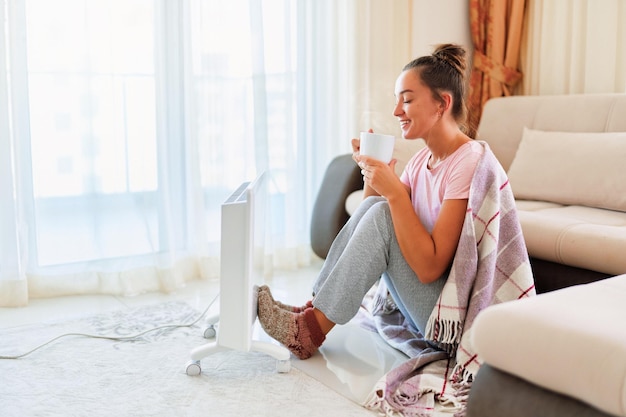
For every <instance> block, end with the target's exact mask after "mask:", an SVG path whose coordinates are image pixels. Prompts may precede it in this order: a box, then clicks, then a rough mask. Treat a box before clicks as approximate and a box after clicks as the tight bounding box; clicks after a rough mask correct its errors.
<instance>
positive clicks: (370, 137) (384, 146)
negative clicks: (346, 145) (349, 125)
mask: <svg viewBox="0 0 626 417" xmlns="http://www.w3.org/2000/svg"><path fill="white" fill-rule="evenodd" d="M360 139H361V143H360V145H359V146H360V150H359V153H360V154H361V155H366V156H371V157H372V158H375V159H378V160H379V161H382V162H384V163H386V164H388V163H389V162H391V156H392V155H393V146H394V144H395V141H396V138H395V137H394V136H391V135H381V134H379V133H369V132H361V136H360Z"/></svg>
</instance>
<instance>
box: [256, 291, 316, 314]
mask: <svg viewBox="0 0 626 417" xmlns="http://www.w3.org/2000/svg"><path fill="white" fill-rule="evenodd" d="M261 291H263V292H266V293H267V294H268V295H269V297H270V298H271V299H272V302H273V303H274V305H276V306H278V308H280V309H282V310H287V311H291V312H292V313H302V312H303V311H304V310H306V309H307V308H310V307H313V302H312V301H311V300H309V301H307V302H306V304H305V305H303V306H302V307H296V306H291V305H289V304H283V303H281V302H280V301H278V300H275V299H274V297H273V296H272V292H271V291H270V287H268V286H267V285H261V286H260V287H259V288H258V292H259V293H260V292H261Z"/></svg>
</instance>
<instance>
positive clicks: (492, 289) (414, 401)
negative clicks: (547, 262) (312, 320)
mask: <svg viewBox="0 0 626 417" xmlns="http://www.w3.org/2000/svg"><path fill="white" fill-rule="evenodd" d="M481 143H483V145H484V147H485V152H484V154H483V156H482V158H481V159H480V161H479V163H478V165H477V167H476V171H475V173H474V177H473V179H472V184H471V188H470V196H469V201H468V207H467V214H466V216H465V221H464V223H463V230H462V233H461V238H460V241H459V244H458V247H457V250H456V254H455V256H454V260H453V263H452V267H451V270H450V274H449V276H448V280H447V281H446V283H445V285H444V287H443V290H442V293H441V295H440V297H439V300H438V302H437V304H436V306H435V308H434V309H433V312H432V313H431V316H430V319H429V321H428V324H427V329H426V335H421V334H420V333H419V332H418V331H417V330H416V329H414V328H413V327H412V326H410V325H409V323H408V322H406V321H405V320H404V317H402V314H401V313H400V312H399V311H398V310H397V309H394V308H389V305H390V300H389V299H388V294H387V290H386V288H384V284H383V283H382V281H381V284H380V285H379V288H378V291H377V292H376V295H375V296H374V300H373V302H372V305H373V307H372V308H371V311H370V317H371V319H372V321H373V324H374V325H375V327H376V329H377V330H378V332H379V333H380V335H381V336H382V337H383V338H384V339H385V340H387V342H388V343H389V344H390V345H392V346H393V347H395V348H397V349H399V350H401V351H402V352H404V353H405V354H407V355H408V356H409V358H410V359H409V360H407V361H406V362H405V363H403V364H402V365H400V366H398V367H397V368H395V369H393V370H391V371H390V372H389V373H388V374H387V375H385V376H384V377H383V378H381V380H380V381H379V382H378V384H377V385H376V387H375V388H374V390H373V392H372V393H371V394H370V396H369V398H368V399H367V401H366V404H365V406H366V407H368V408H371V409H374V410H377V411H379V412H381V413H382V414H383V415H387V416H420V417H421V416H429V417H430V416H437V415H440V414H441V415H442V414H445V415H450V414H452V413H454V414H455V415H458V416H463V415H464V411H465V403H466V400H467V395H468V393H469V388H470V386H471V382H472V380H473V378H474V376H475V375H476V372H477V371H478V368H479V367H480V361H479V359H478V358H477V356H476V353H475V352H474V348H473V346H472V343H471V330H472V323H473V322H474V319H475V318H476V315H477V314H478V313H479V312H480V311H481V310H483V309H484V308H486V307H487V306H490V305H492V304H498V303H501V302H503V301H510V300H516V299H519V298H524V297H529V296H532V295H534V294H535V286H534V280H533V276H532V271H531V268H530V262H529V260H528V254H527V251H526V245H525V242H524V238H523V235H522V230H521V226H520V224H519V220H518V217H517V212H516V210H515V201H514V198H513V192H512V191H511V187H510V185H509V181H508V178H507V176H506V173H505V172H504V170H503V169H502V167H501V166H500V164H499V163H498V161H497V159H496V157H495V156H494V154H493V153H492V152H491V150H490V149H489V146H488V145H487V144H486V143H484V142H481Z"/></svg>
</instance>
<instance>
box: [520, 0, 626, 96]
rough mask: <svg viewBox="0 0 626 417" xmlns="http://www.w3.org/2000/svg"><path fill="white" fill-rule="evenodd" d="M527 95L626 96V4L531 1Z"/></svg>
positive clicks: (525, 58)
mask: <svg viewBox="0 0 626 417" xmlns="http://www.w3.org/2000/svg"><path fill="white" fill-rule="evenodd" d="M527 7H528V9H527V15H526V21H527V28H526V39H525V46H524V47H523V51H525V52H523V53H522V67H523V73H524V80H523V88H522V91H523V94H526V95H530V94H535V95H541V94H575V93H612V92H615V93H623V92H626V28H625V26H624V22H626V2H625V1H624V0H602V1H596V0H575V1H572V0H552V1H541V0H529V1H528V5H527Z"/></svg>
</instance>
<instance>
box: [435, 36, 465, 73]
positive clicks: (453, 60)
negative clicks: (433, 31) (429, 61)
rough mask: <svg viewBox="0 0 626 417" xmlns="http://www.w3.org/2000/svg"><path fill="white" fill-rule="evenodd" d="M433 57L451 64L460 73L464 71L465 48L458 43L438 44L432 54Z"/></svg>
mask: <svg viewBox="0 0 626 417" xmlns="http://www.w3.org/2000/svg"><path fill="white" fill-rule="evenodd" d="M432 55H433V56H434V57H435V58H437V59H439V60H441V61H443V62H445V63H446V64H448V65H450V66H452V68H454V69H455V70H457V71H459V72H460V73H461V74H464V73H465V69H466V62H465V49H464V48H463V47H462V46H460V45H455V44H451V43H445V44H441V45H438V46H437V47H436V48H435V51H434V52H433V54H432Z"/></svg>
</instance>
